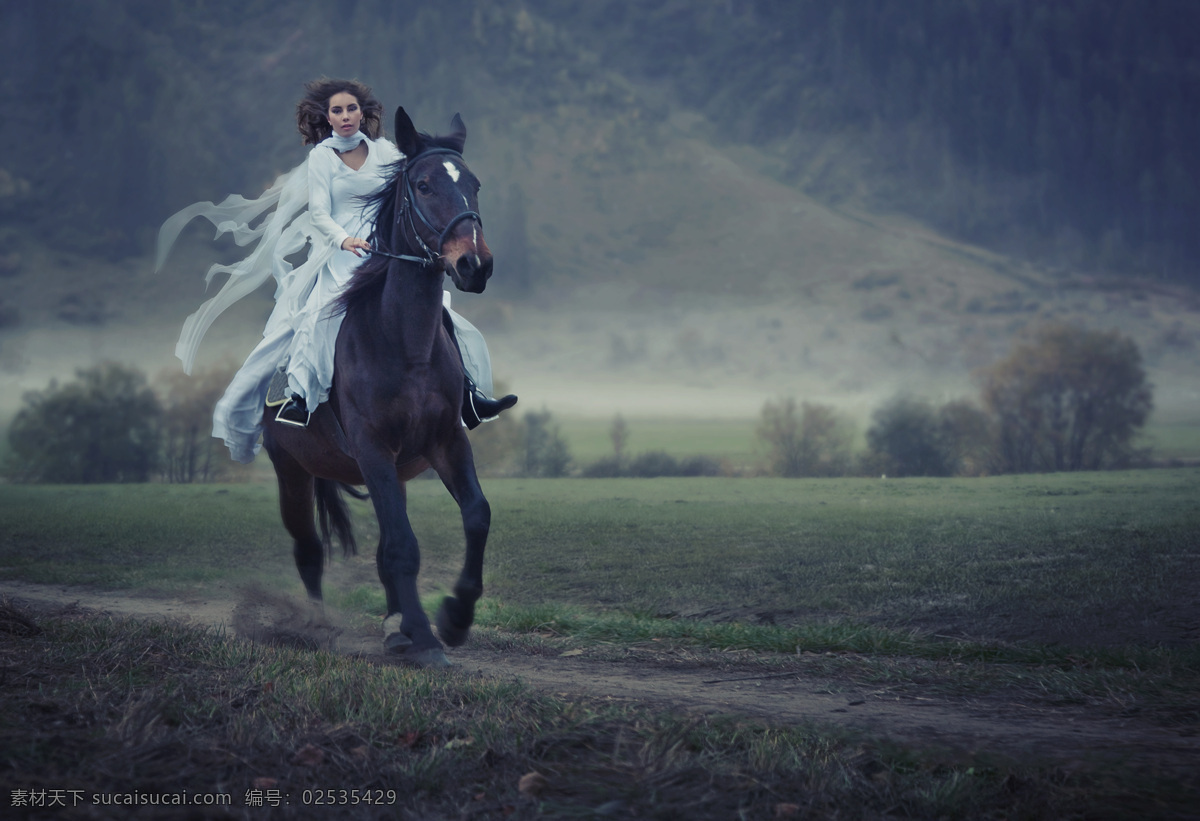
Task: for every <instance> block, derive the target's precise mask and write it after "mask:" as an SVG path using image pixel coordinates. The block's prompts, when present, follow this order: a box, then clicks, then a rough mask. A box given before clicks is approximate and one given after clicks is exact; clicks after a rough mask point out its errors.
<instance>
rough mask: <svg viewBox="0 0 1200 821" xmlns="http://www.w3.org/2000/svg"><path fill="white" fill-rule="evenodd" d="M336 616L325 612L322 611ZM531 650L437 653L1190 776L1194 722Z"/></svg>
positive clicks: (557, 679) (250, 625)
mask: <svg viewBox="0 0 1200 821" xmlns="http://www.w3.org/2000/svg"><path fill="white" fill-rule="evenodd" d="M0 596H2V597H7V598H9V599H10V600H11V601H13V602H15V603H23V604H26V605H28V606H31V607H33V608H36V609H49V608H53V609H59V608H63V607H69V606H75V607H80V608H85V609H88V610H95V611H99V612H106V613H112V614H114V615H121V616H134V617H166V618H172V619H179V620H181V621H185V622H189V623H193V624H201V625H206V626H224V627H226V628H227V629H231V630H232V631H233V632H235V633H238V634H240V635H243V636H246V637H248V638H251V639H260V640H262V639H265V640H279V639H281V638H282V639H284V640H287V639H288V638H289V637H290V639H291V640H292V641H300V642H311V643H312V644H314V645H316V646H328V647H332V648H333V649H335V650H336V651H338V652H342V653H346V654H349V655H355V656H361V657H367V658H370V659H372V660H376V661H379V662H381V663H391V659H390V657H388V656H387V655H386V654H385V653H383V651H382V648H381V641H380V639H381V636H380V635H378V634H376V633H375V632H373V631H371V632H367V631H363V630H358V631H355V630H352V629H348V628H345V627H340V626H335V625H334V624H332V623H330V622H329V621H328V620H322V619H319V618H318V619H314V618H313V614H314V613H315V612H316V611H313V610H311V609H310V608H309V606H308V605H306V604H301V603H296V602H291V601H288V600H285V599H281V598H278V597H269V598H268V600H259V599H255V600H254V601H250V600H247V599H245V598H243V599H242V600H241V601H238V600H233V599H229V600H219V599H197V600H194V601H184V600H180V599H168V598H152V597H146V596H130V595H126V594H116V593H106V592H95V591H86V590H81V589H79V588H73V587H60V586H43V585H31V584H25V583H21V582H0ZM334 619H336V615H334ZM588 653H589V651H583V652H582V653H578V651H576V654H571V655H557V656H548V655H532V654H522V653H517V652H513V651H505V652H501V651H498V650H494V649H488V648H473V647H470V646H468V647H465V648H459V649H455V650H452V651H450V652H449V655H450V658H451V660H452V661H453V663H454V664H455V665H456V667H457V668H458V669H459V670H460V671H462V672H463V673H466V674H470V675H480V676H489V677H502V678H515V679H519V680H520V681H522V682H524V683H525V684H526V685H528V686H531V687H534V688H537V689H541V690H545V691H548V692H552V693H562V694H571V695H585V696H589V697H594V698H612V699H624V700H632V701H637V702H641V703H648V704H660V705H662V706H664V707H667V708H670V709H675V710H682V711H685V712H695V713H708V714H732V715H745V716H749V717H754V718H759V719H764V720H768V721H770V722H772V723H784V724H806V723H813V724H816V725H823V726H825V727H837V728H842V729H845V730H848V731H852V732H861V733H864V734H866V735H868V736H870V737H873V738H878V739H887V740H892V741H897V742H904V743H910V744H911V743H916V744H919V745H921V746H924V747H934V748H942V749H944V750H945V751H946V753H947V754H948V755H956V754H960V753H985V754H989V755H995V756H1000V757H1004V758H1014V759H1023V760H1028V759H1030V758H1031V757H1033V758H1037V759H1042V760H1054V761H1060V762H1063V763H1064V764H1065V765H1066V766H1068V767H1069V766H1072V765H1073V764H1081V763H1083V762H1091V763H1093V764H1094V763H1097V762H1103V763H1111V764H1119V765H1123V766H1151V767H1154V768H1156V769H1159V768H1167V769H1170V770H1181V771H1184V772H1188V771H1190V772H1193V773H1194V772H1197V771H1200V733H1197V729H1198V728H1196V727H1179V726H1175V727H1169V728H1168V727H1159V726H1153V725H1150V724H1147V723H1145V722H1138V721H1135V720H1133V719H1131V718H1110V717H1097V716H1095V715H1091V714H1089V712H1088V711H1087V710H1086V709H1084V708H1081V707H1057V706H1055V707H1050V706H1045V705H1026V704H1020V703H1016V702H1013V701H1011V700H1008V701H1006V700H1003V699H998V698H995V697H991V696H989V697H982V698H979V699H975V700H972V699H963V698H953V697H945V696H940V695H936V694H932V691H931V696H930V697H918V696H913V695H912V694H911V693H907V694H896V693H895V692H893V691H890V690H889V689H888V688H882V689H876V690H870V689H857V690H856V689H853V688H852V687H849V686H848V685H847V683H846V682H844V681H831V680H828V679H824V678H819V677H811V676H809V675H806V674H805V673H804V671H803V670H797V671H792V672H788V673H783V674H779V673H763V672H762V671H761V668H760V667H752V666H745V665H743V666H740V667H739V666H738V665H726V666H722V667H714V666H712V665H699V664H697V663H695V662H694V661H692V662H689V661H687V660H686V659H683V658H672V657H671V655H670V654H651V653H636V652H631V653H629V654H628V657H627V658H624V659H621V660H615V661H614V660H613V659H612V658H611V657H610V658H606V659H597V658H589V655H588Z"/></svg>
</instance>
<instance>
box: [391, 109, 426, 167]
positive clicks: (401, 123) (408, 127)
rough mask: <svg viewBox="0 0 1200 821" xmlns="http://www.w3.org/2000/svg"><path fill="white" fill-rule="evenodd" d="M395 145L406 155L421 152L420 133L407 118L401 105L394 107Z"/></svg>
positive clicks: (411, 155) (414, 154) (413, 155)
mask: <svg viewBox="0 0 1200 821" xmlns="http://www.w3.org/2000/svg"><path fill="white" fill-rule="evenodd" d="M396 147H397V148H399V149H400V151H402V152H403V153H404V156H406V157H415V156H417V155H418V154H420V153H421V135H420V134H418V133H417V127H416V126H415V125H413V121H412V120H411V119H410V118H409V116H408V112H406V111H405V110H404V107H403V106H401V107H399V108H397V109H396Z"/></svg>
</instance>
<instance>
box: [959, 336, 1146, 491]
mask: <svg viewBox="0 0 1200 821" xmlns="http://www.w3.org/2000/svg"><path fill="white" fill-rule="evenodd" d="M982 377H983V401H984V405H985V407H986V408H987V409H988V411H989V413H991V415H992V416H993V418H994V423H995V425H996V428H997V431H996V447H997V456H998V459H999V463H1000V466H1001V467H1002V468H1003V469H1004V470H1006V471H1012V472H1030V471H1065V470H1097V469H1100V468H1107V467H1120V466H1123V465H1126V464H1128V463H1129V461H1130V460H1131V459H1132V457H1133V455H1134V449H1133V437H1134V435H1135V434H1136V433H1137V431H1138V429H1140V428H1141V427H1142V425H1144V424H1145V422H1146V419H1147V418H1148V417H1149V415H1150V411H1151V409H1152V408H1153V397H1152V390H1151V387H1150V385H1149V384H1147V382H1146V373H1145V371H1144V370H1143V369H1142V361H1141V354H1140V352H1139V351H1138V348H1137V345H1136V344H1135V343H1134V342H1133V340H1131V339H1130V338H1129V337H1127V336H1124V335H1123V334H1121V333H1120V332H1118V331H1110V332H1099V331H1088V330H1084V329H1082V328H1077V327H1072V326H1068V325H1051V326H1048V327H1045V328H1043V329H1041V330H1040V331H1038V332H1037V333H1036V335H1035V336H1034V337H1033V339H1032V341H1030V342H1027V343H1024V344H1021V345H1018V346H1017V347H1016V348H1015V349H1014V350H1013V351H1012V353H1011V354H1009V356H1008V358H1006V359H1004V360H1002V361H1001V362H998V363H996V364H995V365H994V366H992V367H991V368H989V369H987V370H986V371H984V372H983V374H982Z"/></svg>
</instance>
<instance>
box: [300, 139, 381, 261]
mask: <svg viewBox="0 0 1200 821" xmlns="http://www.w3.org/2000/svg"><path fill="white" fill-rule="evenodd" d="M336 162H340V160H338V158H337V157H336V156H335V155H334V153H333V151H332V150H331V149H328V148H324V147H321V146H318V147H317V148H314V149H313V150H312V152H311V154H310V155H309V158H308V214H309V220H311V222H312V225H313V227H314V228H316V229H317V231H319V232H320V234H321V236H322V237H323V238H324V239H325V241H326V242H328V243H329V244H330V245H333V246H334V247H336V248H343V249H345V250H349V249H346V247H345V246H346V243H347V242H348V241H350V240H354V239H355V237H352V236H350V234H349V233H348V232H347V231H346V229H345V228H343V227H342V226H340V225H338V224H337V223H336V222H334V219H333V217H332V216H331V214H332V213H333V188H332V186H333V172H334V170H335V169H336V168H337V166H335V165H333V163H336ZM359 242H360V243H362V245H360V246H359V247H367V244H366V243H365V242H363V241H362V240H359Z"/></svg>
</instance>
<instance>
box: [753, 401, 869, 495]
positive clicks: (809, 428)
mask: <svg viewBox="0 0 1200 821" xmlns="http://www.w3.org/2000/svg"><path fill="white" fill-rule="evenodd" d="M847 428H848V425H847V424H846V423H845V422H844V421H843V420H842V419H841V418H840V417H839V415H838V412H837V411H836V410H835V409H834V408H831V407H828V406H826V405H815V404H810V403H808V402H804V403H803V404H802V405H801V407H800V413H799V415H798V416H797V413H796V400H795V399H792V398H790V397H789V398H787V399H781V400H779V401H777V402H771V401H768V402H767V403H766V404H764V405H763V408H762V415H761V417H760V420H759V425H758V430H757V433H758V438H759V439H761V440H762V441H764V442H766V443H767V444H768V445H769V446H770V448H771V454H770V459H771V469H772V471H773V472H774V473H775V474H776V475H779V476H840V475H843V474H844V473H846V471H847V469H848V467H849V464H850V437H849V435H848V433H847Z"/></svg>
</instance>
